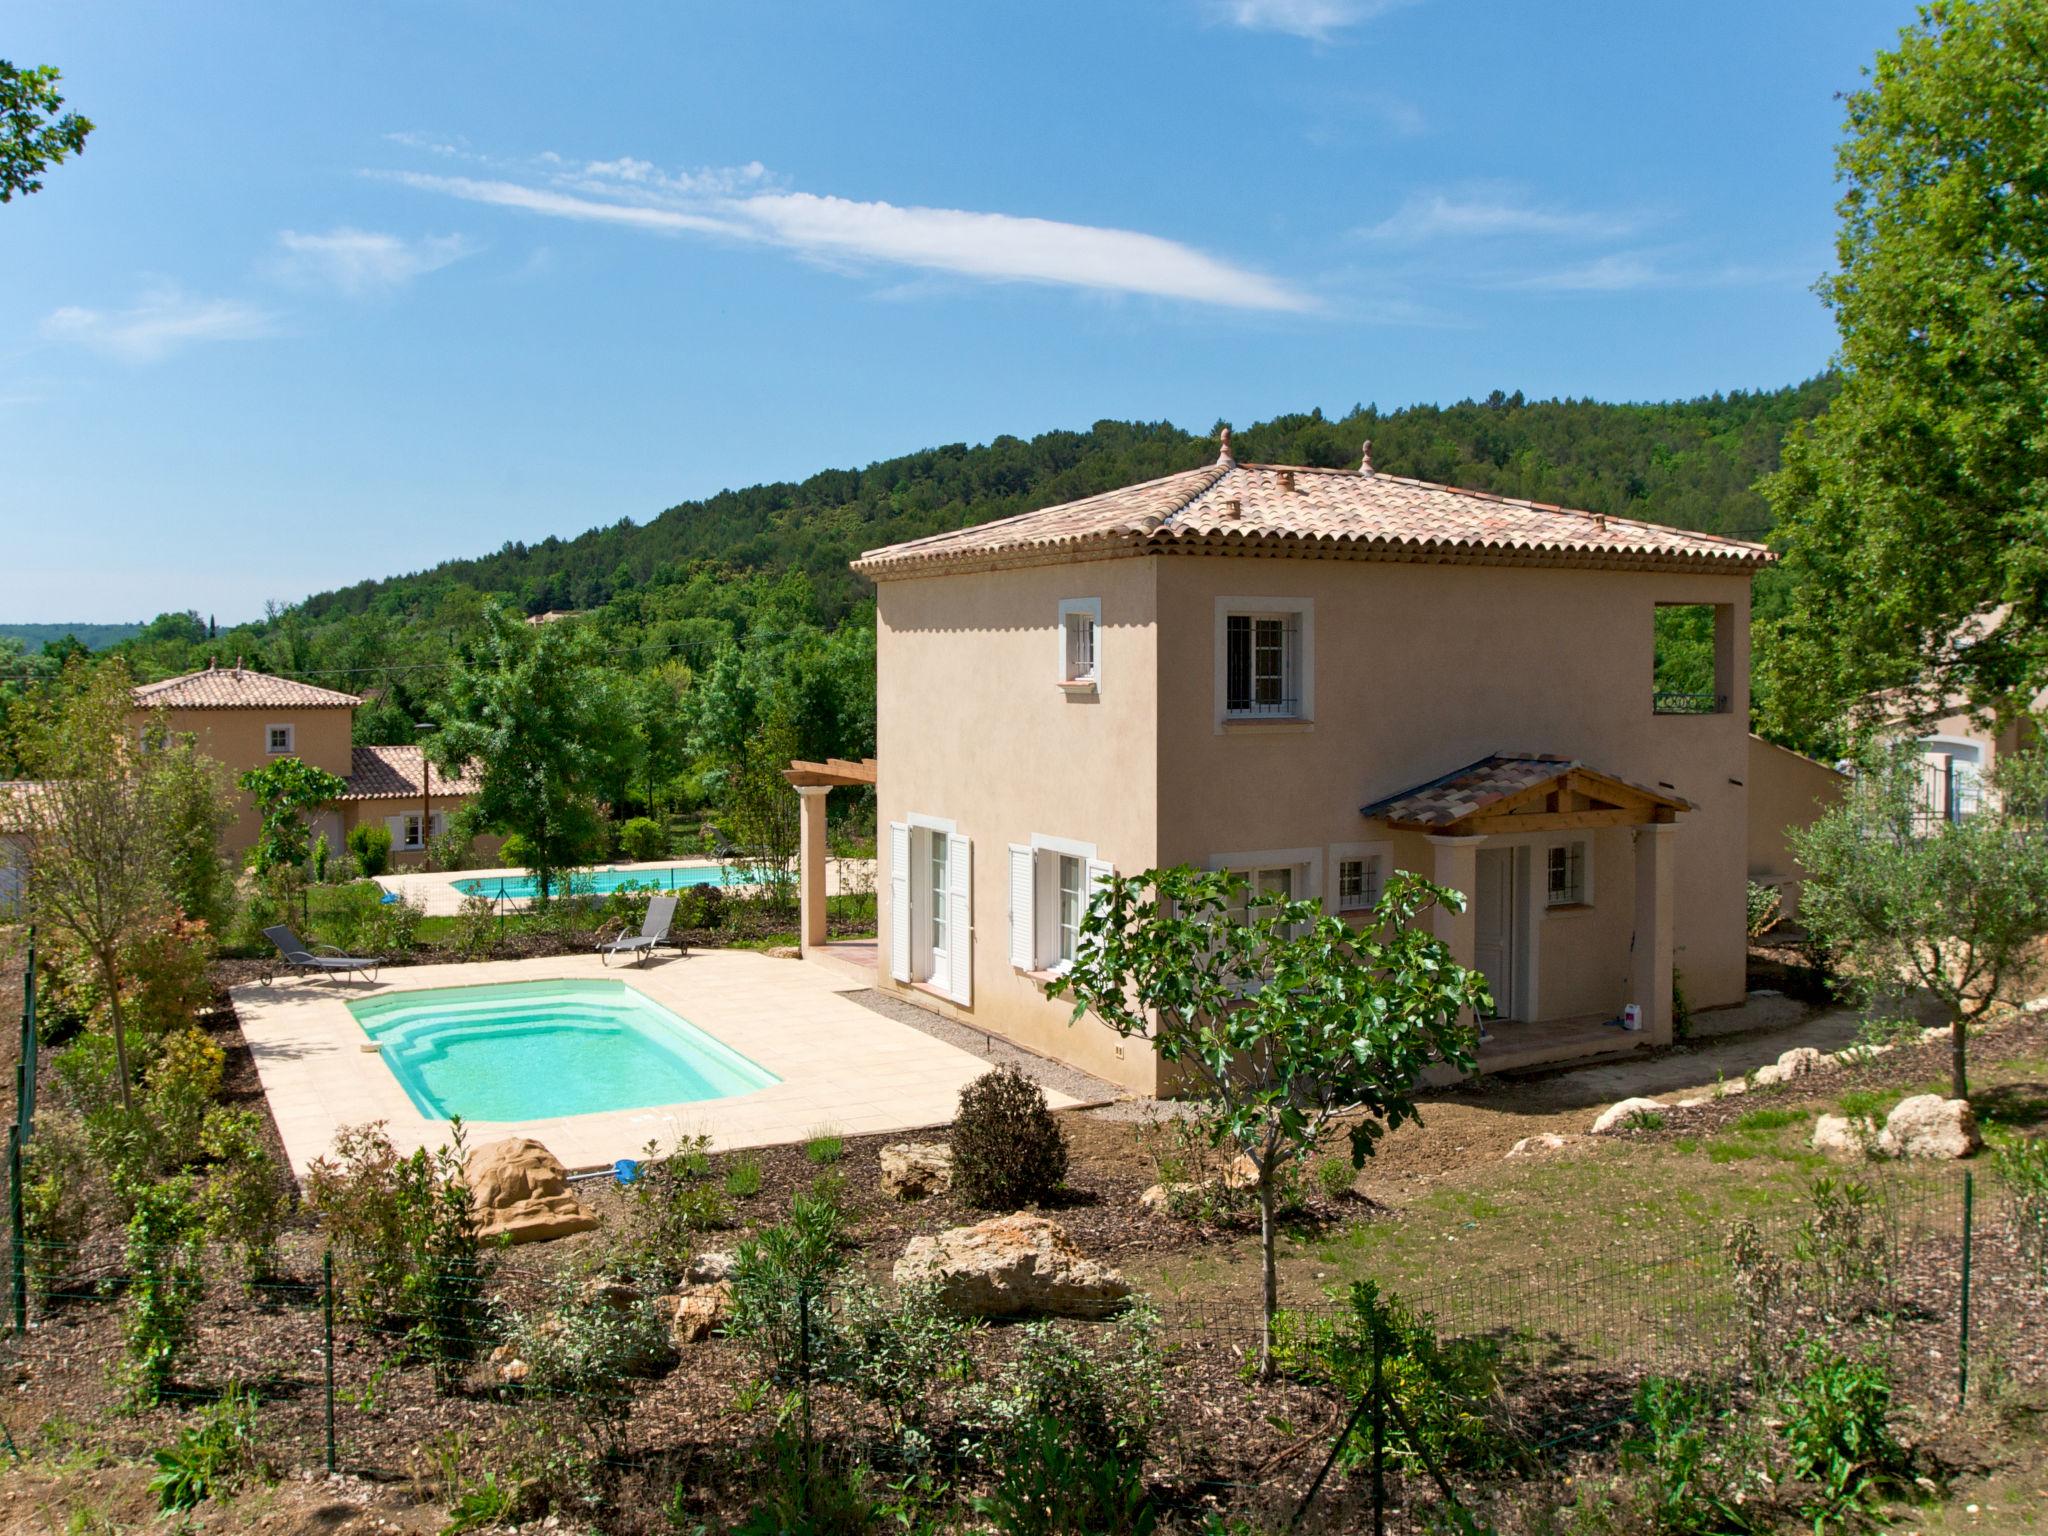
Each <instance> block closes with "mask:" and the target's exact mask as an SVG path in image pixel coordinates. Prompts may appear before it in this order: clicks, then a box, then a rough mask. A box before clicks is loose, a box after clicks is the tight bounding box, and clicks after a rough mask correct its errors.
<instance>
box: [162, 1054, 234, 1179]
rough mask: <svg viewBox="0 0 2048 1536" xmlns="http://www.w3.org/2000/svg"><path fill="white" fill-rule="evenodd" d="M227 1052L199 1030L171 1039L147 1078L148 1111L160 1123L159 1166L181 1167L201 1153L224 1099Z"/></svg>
mask: <svg viewBox="0 0 2048 1536" xmlns="http://www.w3.org/2000/svg"><path fill="white" fill-rule="evenodd" d="M226 1070H227V1053H226V1052H225V1051H223V1050H222V1049H221V1048H220V1047H219V1046H218V1045H216V1044H215V1043H214V1042H213V1041H212V1040H211V1039H209V1038H208V1037H207V1036H205V1035H203V1034H201V1033H200V1032H199V1031H198V1030H196V1029H181V1030H176V1031H174V1032H173V1033H171V1034H169V1035H167V1036H166V1037H165V1038H164V1042H163V1046H162V1048H161V1050H160V1051H159V1052H158V1054H157V1057H156V1059H155V1060H154V1061H152V1062H151V1063H150V1065H149V1070H148V1071H147V1072H146V1073H145V1074H144V1078H143V1086H144V1100H145V1103H144V1111H145V1113H146V1114H147V1115H148V1117H149V1118H150V1120H151V1121H152V1122H154V1130H155V1135H156V1136H157V1138H158V1140H159V1143H160V1147H161V1153H160V1156H159V1164H160V1166H163V1167H177V1166H180V1165H181V1164H183V1163H187V1162H190V1161H191V1160H192V1159H193V1158H194V1157H196V1156H197V1155H198V1153H199V1151H200V1145H199V1132H200V1127H201V1126H202V1125H203V1124H204V1123H205V1121H206V1114H207V1111H208V1110H209V1109H211V1108H212V1107H213V1103H214V1100H216V1099H218V1098H219V1097H220V1085H221V1079H222V1077H223V1076H224V1075H225V1073H226Z"/></svg>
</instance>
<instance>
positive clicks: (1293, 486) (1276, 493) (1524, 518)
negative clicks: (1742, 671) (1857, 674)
mask: <svg viewBox="0 0 2048 1536" xmlns="http://www.w3.org/2000/svg"><path fill="white" fill-rule="evenodd" d="M1173 553H1206V554H1217V553H1258V554H1299V555H1303V556H1307V557H1310V558H1322V559H1362V560H1409V561H1427V562H1460V563H1482V564H1507V565H1577V566H1610V567H1616V568H1622V569H1641V570H1705V571H1727V572H1730V573H1736V574H1740V573H1744V572H1747V571H1751V570H1754V569H1755V568H1756V567H1757V566H1759V565H1763V564H1765V563H1767V562H1768V561H1770V560H1772V559H1774V558H1776V557H1775V556H1774V555H1773V554H1772V553H1771V552H1770V550H1768V549H1766V548H1765V547H1764V546H1763V545H1761V544H1750V543H1746V542H1744V541H1742V540H1740V539H1728V538H1722V537H1720V536H1718V535H1716V534H1711V533H1689V532H1687V531H1685V530H1684V529H1679V528H1666V527H1664V526H1662V525H1661V524H1658V523H1645V522H1639V521H1636V520H1635V519H1633V518H1625V517H1609V516H1606V515H1604V514H1602V513H1597V512H1575V511H1572V510H1571V509H1570V508H1567V507H1554V506H1549V505H1546V504H1545V503H1542V502H1534V501H1519V500H1516V499H1514V498H1512V497H1507V496H1495V495H1492V494H1490V493H1488V492H1485V491H1463V490H1458V489H1455V488H1453V487H1451V486H1446V485H1432V484H1430V483H1429V482H1428V481H1425V480H1409V479H1406V478H1404V477H1402V476H1400V475H1383V474H1376V473H1372V472H1368V471H1363V470H1348V469H1303V468H1289V467H1287V466H1285V465H1279V464H1238V463H1236V462H1234V461H1232V460H1229V459H1219V460H1218V461H1217V462H1216V463H1214V464H1209V465H1205V466H1204V467H1202V468H1201V469H1189V470H1183V471H1181V472H1180V473H1179V474H1175V475H1168V476H1166V477H1165V478H1163V479H1159V480H1148V481H1146V482H1145V483H1143V484H1141V485H1132V486H1126V487H1124V488H1123V489H1122V490H1116V491H1108V492H1105V493H1103V494H1102V495H1099V496H1090V497H1087V498H1085V499H1083V500H1081V501H1070V502H1067V503H1065V504H1063V505H1061V506H1056V507H1043V508H1041V509H1039V510H1038V511H1036V512H1025V513H1021V514H1019V515H1018V516H1016V517H1006V518H1002V519H1000V520H999V521H996V522H992V523H982V524H980V525H978V526H976V527H973V528H961V529H958V530H956V531H954V532H951V533H937V534H932V535H930V536H928V537H926V538H922V539H912V540H910V541H909V542H907V543H903V544H891V545H888V546H887V547H885V548H882V549H871V550H869V551H868V552H867V553H865V554H863V555H862V556H861V557H860V558H859V559H858V560H856V561H854V562H853V568H854V570H856V571H858V572H860V573H861V574H862V575H864V576H872V577H885V576H907V575H936V574H941V573H942V572H944V571H946V570H949V569H959V568H976V569H986V568H988V567H991V566H998V565H1009V564H1045V563H1051V562H1054V561H1058V560H1062V559H1069V558H1077V557H1081V556H1084V555H1093V556H1097V557H1099V556H1101V555H1104V554H1173Z"/></svg>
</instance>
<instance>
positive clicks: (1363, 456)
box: [1358, 437, 1372, 475]
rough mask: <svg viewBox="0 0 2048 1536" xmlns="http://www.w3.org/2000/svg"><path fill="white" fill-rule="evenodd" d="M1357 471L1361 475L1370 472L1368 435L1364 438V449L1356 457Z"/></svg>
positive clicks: (1370, 451)
mask: <svg viewBox="0 0 2048 1536" xmlns="http://www.w3.org/2000/svg"><path fill="white" fill-rule="evenodd" d="M1358 472H1359V473H1360V474H1361V475H1369V474H1371V473H1372V439H1371V438H1369V437H1368V438H1367V439H1366V440H1365V449H1364V451H1363V452H1362V453H1360V454H1359V457H1358Z"/></svg>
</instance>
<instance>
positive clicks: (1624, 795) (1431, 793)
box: [1360, 753, 1693, 1045]
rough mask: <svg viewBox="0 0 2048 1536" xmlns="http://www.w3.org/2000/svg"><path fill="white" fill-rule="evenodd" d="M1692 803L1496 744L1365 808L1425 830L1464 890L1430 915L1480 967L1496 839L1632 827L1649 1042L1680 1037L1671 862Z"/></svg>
mask: <svg viewBox="0 0 2048 1536" xmlns="http://www.w3.org/2000/svg"><path fill="white" fill-rule="evenodd" d="M1692 808H1693V807H1692V805H1691V803H1690V802H1688V801H1686V800H1684V799H1682V798H1680V797H1679V796H1678V795H1675V794H1665V793H1662V792H1660V791H1658V790H1654V789H1645V788H1644V787H1643V786H1642V785H1640V784H1631V783H1629V782H1628V781H1627V780H1626V779H1620V778H1616V777H1615V776H1614V775H1613V774H1611V773H1601V772H1599V771H1598V770H1597V769H1593V768H1588V767H1587V766H1586V765H1585V764H1584V763H1581V762H1578V761H1576V760H1575V759H1572V758H1568V757H1555V756H1551V755H1548V754H1544V753H1513V754H1511V753H1495V754H1493V755H1492V756H1490V757H1482V758H1481V759H1479V761H1478V762H1476V763H1467V764H1466V765H1465V766H1464V767H1462V768H1457V769H1453V770H1452V771H1451V772H1449V773H1447V774H1444V775H1442V776H1441V777H1440V778H1435V779H1431V780H1430V781H1429V782H1428V783H1426V784H1418V785H1416V786H1415V787H1414V788H1412V789H1404V790H1402V791H1401V792H1400V793H1399V794H1396V795H1389V796H1387V797H1386V798H1384V799H1381V800H1375V801H1373V802H1372V803H1371V804H1370V805H1365V806H1361V807H1360V812H1361V814H1363V815H1364V816H1366V817H1368V818H1370V819H1373V820H1376V821H1381V822H1384V823H1385V824H1386V825H1387V826H1388V827H1389V828H1391V829H1393V830H1395V831H1401V832H1420V833H1423V834H1425V835H1426V836H1427V837H1428V839H1429V842H1430V844H1431V852H1432V858H1431V869H1430V878H1431V879H1432V880H1434V881H1435V883H1436V884H1438V885H1441V886H1445V887H1447V888H1449V889H1451V890H1454V891H1460V892H1463V893H1464V895H1465V896H1466V898H1467V900H1466V901H1465V903H1464V905H1463V907H1462V908H1460V909H1459V910H1456V911H1453V910H1452V909H1451V908H1450V907H1448V906H1439V907H1436V908H1434V909H1432V911H1431V913H1430V923H1431V926H1432V928H1433V929H1434V931H1435V933H1436V936H1437V937H1438V938H1439V939H1441V940H1443V941H1444V944H1445V945H1446V946H1447V947H1448V948H1449V950H1450V952H1451V958H1452V959H1454V960H1456V961H1457V962H1458V963H1459V964H1460V965H1463V966H1468V967H1475V968H1476V967H1477V966H1478V963H1479V956H1478V950H1479V942H1478V941H1479V935H1478V928H1477V924H1476V916H1477V912H1476V908H1477V896H1478V890H1479V882H1478V875H1479V867H1478V859H1479V849H1480V848H1481V847H1482V846H1483V845H1484V844H1485V843H1486V841H1487V840H1488V839H1489V838H1493V837H1503V836H1510V835H1513V834H1515V833H1520V832H1538V833H1541V832H1579V831H1590V830H1592V829H1594V828H1599V827H1633V828H1635V829H1636V832H1635V864H1636V869H1635V876H1636V878H1635V913H1634V918H1635V922H1634V933H1633V936H1632V937H1631V939H1630V941H1629V957H1628V988H1629V991H1628V996H1629V999H1630V1001H1633V1002H1634V1003H1636V1004H1637V1005H1638V1006H1639V1007H1640V1008H1641V1009H1642V1042H1643V1043H1644V1044H1646V1045H1669V1044H1670V1043H1671V956H1672V899H1671V887H1672V870H1671V852H1670V836H1669V834H1670V833H1671V832H1672V831H1673V829H1674V826H1675V824H1676V822H1677V820H1678V816H1679V813H1680V812H1682V811H1689V810H1691V809H1692Z"/></svg>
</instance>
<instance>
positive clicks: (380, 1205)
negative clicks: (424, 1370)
mask: <svg viewBox="0 0 2048 1536" xmlns="http://www.w3.org/2000/svg"><path fill="white" fill-rule="evenodd" d="M306 1204H307V1205H308V1206H310V1207H311V1208H312V1209H313V1211H314V1212H315V1213H317V1214H318V1216H319V1217H320V1221H321V1224H322V1225H323V1226H324V1227H326V1229H327V1236H328V1239H329V1241H331V1242H332V1243H333V1244H334V1249H335V1257H336V1260H337V1264H336V1267H337V1269H338V1271H339V1274H338V1278H339V1280H340V1282H341V1293H342V1296H343V1297H344V1299H345V1301H346V1303H347V1305H348V1306H349V1309H350V1310H351V1311H352V1312H354V1313H355V1314H356V1315H357V1316H358V1317H362V1318H365V1319H368V1318H373V1317H375V1316H376V1315H377V1314H378V1313H380V1312H390V1311H393V1310H395V1309H396V1307H397V1305H398V1298H399V1294H400V1289H401V1287H402V1285H403V1283H404V1280H405V1266H406V1261H407V1234H406V1227H407V1217H406V1213H405V1211H404V1210H403V1209H402V1208H401V1202H400V1196H399V1187H398V1152H397V1149H396V1148H394V1147H393V1146H392V1145H391V1138H390V1137H389V1136H387V1135H386V1134H385V1132H384V1122H383V1121H381V1120H379V1121H376V1122H374V1123H373V1124H370V1125H350V1126H344V1127H342V1129H341V1130H340V1131H338V1132H337V1133H336V1134H335V1138H334V1152H333V1154H332V1155H331V1156H328V1157H318V1158H315V1159H314V1160H313V1163H312V1166H311V1167H310V1168H308V1169H307V1170H306Z"/></svg>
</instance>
